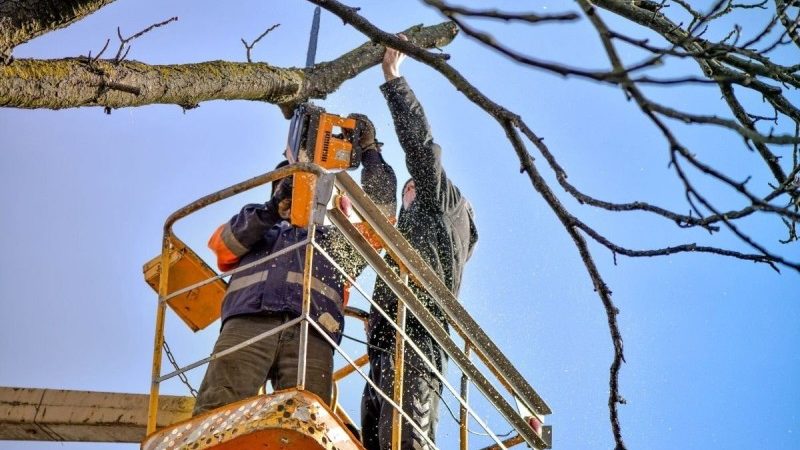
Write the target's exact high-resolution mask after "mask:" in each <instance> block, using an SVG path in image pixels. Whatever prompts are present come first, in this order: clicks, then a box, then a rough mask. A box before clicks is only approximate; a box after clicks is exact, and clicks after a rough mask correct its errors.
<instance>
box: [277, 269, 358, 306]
mask: <svg viewBox="0 0 800 450" xmlns="http://www.w3.org/2000/svg"><path fill="white" fill-rule="evenodd" d="M286 282H287V283H296V284H303V274H302V273H300V272H289V273H287V274H286ZM311 289H313V290H315V291H317V292H318V293H320V294H322V295H323V296H325V297H328V298H329V299H330V300H332V301H333V302H334V303H336V306H338V307H340V308H342V307H343V305H344V303H343V301H342V296H341V295H339V293H338V292H336V289H334V288H332V287H330V286H328V285H327V284H325V283H323V282H322V281H321V280H320V279H319V278H315V277H311Z"/></svg>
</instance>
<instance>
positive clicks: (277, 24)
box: [242, 23, 281, 62]
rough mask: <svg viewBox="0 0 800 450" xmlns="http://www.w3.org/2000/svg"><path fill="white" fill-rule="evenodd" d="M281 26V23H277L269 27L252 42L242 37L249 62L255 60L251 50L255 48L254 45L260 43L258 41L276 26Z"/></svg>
mask: <svg viewBox="0 0 800 450" xmlns="http://www.w3.org/2000/svg"><path fill="white" fill-rule="evenodd" d="M279 26H281V24H279V23H276V24H275V25H273V26H271V27H269V28H267V29H266V30H265V31H264V32H263V33H261V34H260V35H259V36H258V37H257V38H255V40H254V41H253V42H252V43H250V44H248V43H247V41H245V40H244V38H242V44H244V48H245V49H246V50H247V62H253V60H252V59H250V51H251V50H253V47H255V45H256V44H258V41H260V40H261V38H263V37H264V36H266V35H268V34H269V32H270V31H272V30H274V29H275V28H278V27H279Z"/></svg>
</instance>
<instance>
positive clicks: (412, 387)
mask: <svg viewBox="0 0 800 450" xmlns="http://www.w3.org/2000/svg"><path fill="white" fill-rule="evenodd" d="M429 344H430V345H425V346H420V347H421V348H422V349H423V350H424V349H426V347H428V349H429V350H432V351H433V352H440V351H441V350H439V349H438V346H435V344H433V343H432V342H431V343H429ZM430 347H432V348H430ZM429 356H430V355H429ZM429 359H431V360H432V361H434V364H437V363H438V365H439V366H444V363H445V362H446V360H444V359H443V358H441V357H440V358H435V359H434V358H430V357H429ZM437 359H438V361H437ZM439 361H441V362H439ZM369 362H370V368H369V377H370V379H371V380H372V381H374V382H375V384H376V385H377V386H378V387H379V388H380V389H381V390H382V391H383V392H384V393H386V395H388V396H389V398H392V396H393V389H394V352H393V351H391V352H382V351H376V350H373V349H370V359H369ZM425 368H426V365H425V363H424V362H423V361H422V358H420V356H419V355H418V354H417V352H415V351H414V350H413V349H411V348H410V347H409V346H408V345H406V347H405V365H404V371H403V404H402V406H403V411H405V412H406V413H407V414H408V415H409V416H410V417H411V418H412V419H413V420H414V421H415V422H416V423H417V425H419V427H420V428H421V429H422V430H424V431H425V432H426V433H427V435H428V437H430V439H431V441H433V442H434V443H435V442H436V425H437V424H438V422H439V413H438V411H439V396H440V395H441V393H442V383H441V381H440V380H439V379H438V378H437V377H436V375H434V374H433V372H431V371H430V370H425ZM420 369H423V370H420ZM439 369H440V371H441V370H443V369H444V367H439ZM392 411H394V408H393V407H392V405H391V403H389V402H388V401H386V400H385V399H384V398H383V397H381V396H380V395H378V393H377V392H375V390H374V389H373V388H372V386H370V384H369V383H367V385H366V387H365V388H364V395H363V396H362V397H361V439H362V441H363V444H364V448H366V449H367V450H389V449H391V448H392ZM401 417H402V416H401ZM402 421H403V422H402V423H403V426H402V435H401V440H400V448H401V449H402V450H431V449H430V446H429V445H428V443H427V442H426V441H425V440H424V439H423V437H422V436H421V435H420V433H418V432H417V431H416V430H415V429H414V428H412V427H411V425H409V423H408V421H407V420H406V419H405V418H403V419H402Z"/></svg>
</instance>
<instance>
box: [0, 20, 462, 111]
mask: <svg viewBox="0 0 800 450" xmlns="http://www.w3.org/2000/svg"><path fill="white" fill-rule="evenodd" d="M456 32H457V31H456V27H455V25H453V24H452V23H449V22H446V23H442V24H439V25H434V26H430V27H421V26H417V27H412V28H410V29H408V30H406V31H404V33H406V34H407V35H408V36H409V38H410V39H411V40H412V41H413V42H414V43H415V44H416V45H418V46H421V47H427V48H431V47H440V46H444V45H447V44H448V43H450V42H451V41H452V40H453V38H454V37H455V35H456ZM383 51H384V47H383V46H381V45H378V44H374V43H372V42H367V43H365V44H363V45H361V46H360V47H358V48H356V49H354V50H352V51H350V52H348V53H346V54H344V55H342V56H341V57H339V58H337V59H335V60H333V61H329V62H323V63H320V64H317V65H316V66H314V67H311V68H308V69H297V68H280V67H273V66H270V65H268V64H264V63H254V64H252V63H234V62H226V61H209V62H203V63H196V64H180V65H163V66H162V65H148V64H145V63H142V62H137V61H122V62H120V63H116V62H115V61H113V60H99V61H91V62H90V61H89V60H87V59H86V58H67V59H60V60H31V59H22V60H16V61H14V62H13V63H12V64H9V65H6V66H0V106H10V107H16V108H50V109H62V108H75V107H80V106H105V107H110V108H123V107H128V106H143V105H151V104H176V105H181V106H193V105H197V104H198V103H200V102H204V101H208V100H257V101H264V102H268V103H273V104H278V105H292V104H296V103H301V102H303V101H305V100H307V99H309V98H325V96H326V95H328V94H330V93H331V92H333V91H335V90H336V89H337V88H338V87H339V86H340V85H341V84H342V83H344V82H345V81H347V80H349V79H351V78H353V77H355V76H356V75H358V74H359V73H361V72H363V71H365V70H367V69H369V68H370V67H372V66H374V65H376V64H378V63H379V62H380V60H381V57H382V55H383ZM115 86H125V87H126V89H118V88H115ZM135 92H138V94H136V93H135Z"/></svg>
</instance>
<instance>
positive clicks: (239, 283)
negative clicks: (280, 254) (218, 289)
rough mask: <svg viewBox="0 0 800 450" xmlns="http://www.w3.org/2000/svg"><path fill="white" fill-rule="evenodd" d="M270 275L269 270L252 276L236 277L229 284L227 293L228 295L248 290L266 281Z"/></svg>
mask: <svg viewBox="0 0 800 450" xmlns="http://www.w3.org/2000/svg"><path fill="white" fill-rule="evenodd" d="M268 273H269V270H262V271H260V272H256V273H251V274H250V275H244V276H241V277H235V278H234V279H233V280H231V282H230V283H229V284H228V292H227V293H226V295H227V294H230V293H231V292H236V291H238V290H240V289H244V288H246V287H248V286H252V285H254V284H256V283H260V282H262V281H264V280H266V279H267V274H268Z"/></svg>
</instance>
